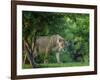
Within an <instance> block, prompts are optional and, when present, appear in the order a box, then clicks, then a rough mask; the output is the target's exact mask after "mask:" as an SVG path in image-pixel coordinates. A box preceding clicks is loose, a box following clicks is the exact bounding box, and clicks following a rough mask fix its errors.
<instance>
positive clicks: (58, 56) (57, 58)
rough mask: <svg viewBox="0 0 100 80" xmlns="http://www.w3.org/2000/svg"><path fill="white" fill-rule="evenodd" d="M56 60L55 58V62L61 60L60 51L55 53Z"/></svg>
mask: <svg viewBox="0 0 100 80" xmlns="http://www.w3.org/2000/svg"><path fill="white" fill-rule="evenodd" d="M56 60H57V63H61V61H60V53H56Z"/></svg>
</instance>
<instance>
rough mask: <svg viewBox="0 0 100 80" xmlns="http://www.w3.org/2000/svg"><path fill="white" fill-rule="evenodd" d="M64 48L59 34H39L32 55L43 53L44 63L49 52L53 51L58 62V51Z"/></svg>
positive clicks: (62, 39)
mask: <svg viewBox="0 0 100 80" xmlns="http://www.w3.org/2000/svg"><path fill="white" fill-rule="evenodd" d="M63 48H64V38H62V37H61V36H60V35H58V34H57V35H52V36H40V37H38V38H37V40H36V45H35V48H34V52H33V55H34V56H37V55H38V54H41V53H44V54H45V57H44V63H48V57H49V56H50V55H49V53H50V52H51V51H54V52H55V54H56V60H57V62H58V63H61V61H60V53H61V51H62V50H63Z"/></svg>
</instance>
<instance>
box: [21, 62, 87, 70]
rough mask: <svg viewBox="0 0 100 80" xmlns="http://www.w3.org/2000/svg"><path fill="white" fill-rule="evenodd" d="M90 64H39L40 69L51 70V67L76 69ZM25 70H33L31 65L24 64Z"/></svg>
mask: <svg viewBox="0 0 100 80" xmlns="http://www.w3.org/2000/svg"><path fill="white" fill-rule="evenodd" d="M88 65H89V63H88V62H84V63H83V62H70V63H61V64H58V63H49V64H37V66H38V67H39V68H50V67H75V66H88ZM22 68H23V69H29V68H32V67H31V65H30V64H23V66H22Z"/></svg>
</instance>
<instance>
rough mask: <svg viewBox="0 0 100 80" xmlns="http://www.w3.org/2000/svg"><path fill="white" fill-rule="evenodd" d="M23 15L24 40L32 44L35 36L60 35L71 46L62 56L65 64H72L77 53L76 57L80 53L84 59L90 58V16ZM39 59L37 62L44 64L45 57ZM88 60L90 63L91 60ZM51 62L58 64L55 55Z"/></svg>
mask: <svg viewBox="0 0 100 80" xmlns="http://www.w3.org/2000/svg"><path fill="white" fill-rule="evenodd" d="M22 13H23V14H22V15H23V18H22V19H23V23H22V24H23V27H22V28H23V29H22V30H23V35H22V37H23V40H24V39H28V41H29V43H30V44H32V38H34V37H35V35H36V36H44V35H47V36H50V35H54V34H59V35H61V36H62V37H64V39H65V41H67V42H68V44H69V45H68V46H66V48H65V52H63V54H62V55H61V60H62V61H63V62H64V63H66V62H72V60H73V58H72V55H73V54H74V53H75V52H76V53H75V54H76V55H77V54H78V53H80V54H83V56H84V57H85V56H89V14H79V13H54V12H32V11H23V12H22ZM36 32H37V34H36ZM87 58H89V57H87ZM37 59H38V60H37V62H39V63H42V59H43V56H40V57H39V58H37ZM86 60H87V62H88V60H89V59H86ZM80 61H81V60H80ZM49 62H50V63H56V59H55V56H54V55H51V56H50V58H49Z"/></svg>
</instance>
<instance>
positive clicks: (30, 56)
mask: <svg viewBox="0 0 100 80" xmlns="http://www.w3.org/2000/svg"><path fill="white" fill-rule="evenodd" d="M24 45H25V48H26V50H27V55H28V57H29V59H30V63H31V65H32V67H33V68H35V67H36V63H35V60H34V57H33V52H32V50H31V48H30V47H29V43H28V42H27V41H26V40H24Z"/></svg>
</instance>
